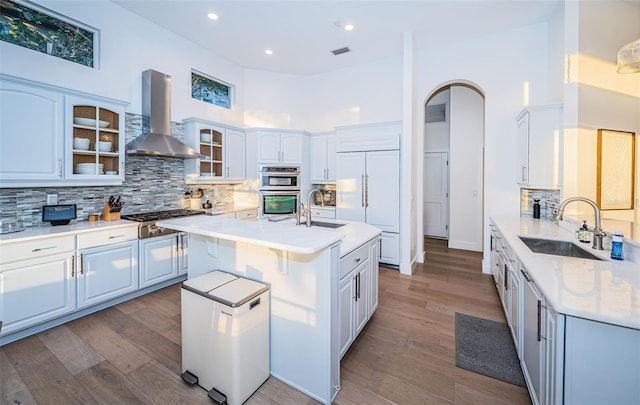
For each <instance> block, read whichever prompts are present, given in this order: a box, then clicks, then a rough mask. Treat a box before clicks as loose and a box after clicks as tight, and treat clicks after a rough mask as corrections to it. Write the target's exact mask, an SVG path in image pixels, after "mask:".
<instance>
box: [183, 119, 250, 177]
mask: <svg viewBox="0 0 640 405" xmlns="http://www.w3.org/2000/svg"><path fill="white" fill-rule="evenodd" d="M184 125H185V143H186V144H187V145H189V146H191V147H192V148H194V149H195V150H197V151H198V152H200V154H201V155H202V157H201V158H193V159H185V175H186V182H187V184H215V183H240V182H242V181H244V179H245V134H244V132H243V131H240V130H236V129H233V128H227V127H224V126H220V125H219V124H216V123H214V122H210V121H206V120H202V119H199V118H188V119H186V120H184Z"/></svg>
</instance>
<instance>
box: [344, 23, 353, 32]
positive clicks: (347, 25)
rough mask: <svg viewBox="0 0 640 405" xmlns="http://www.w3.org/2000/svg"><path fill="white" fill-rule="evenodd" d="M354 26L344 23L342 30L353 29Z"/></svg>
mask: <svg viewBox="0 0 640 405" xmlns="http://www.w3.org/2000/svg"><path fill="white" fill-rule="evenodd" d="M354 28H355V27H354V26H353V24H346V25H345V26H344V30H345V31H353V29H354Z"/></svg>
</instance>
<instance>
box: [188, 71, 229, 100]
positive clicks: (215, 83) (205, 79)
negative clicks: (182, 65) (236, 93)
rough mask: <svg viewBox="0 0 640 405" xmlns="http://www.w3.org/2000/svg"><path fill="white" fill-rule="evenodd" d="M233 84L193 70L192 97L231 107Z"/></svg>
mask: <svg viewBox="0 0 640 405" xmlns="http://www.w3.org/2000/svg"><path fill="white" fill-rule="evenodd" d="M232 94H233V86H231V85H229V84H226V83H224V82H222V81H220V80H218V79H214V78H212V77H210V76H206V75H204V74H203V73H200V72H196V71H194V70H192V71H191V97H193V98H195V99H197V100H201V101H204V102H205V103H210V104H213V105H217V106H220V107H224V108H228V109H231V102H232V100H231V97H232Z"/></svg>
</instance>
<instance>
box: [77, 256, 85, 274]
mask: <svg viewBox="0 0 640 405" xmlns="http://www.w3.org/2000/svg"><path fill="white" fill-rule="evenodd" d="M82 256H83V253H80V256H79V259H80V262H79V263H78V269H80V275H82V274H84V270H83V269H82V266H84V263H83V262H84V260H83V258H82Z"/></svg>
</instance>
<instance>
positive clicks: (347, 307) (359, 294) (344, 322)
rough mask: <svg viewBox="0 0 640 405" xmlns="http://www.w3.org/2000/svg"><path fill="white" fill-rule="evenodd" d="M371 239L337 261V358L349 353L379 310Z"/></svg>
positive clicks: (376, 275)
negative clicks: (338, 355)
mask: <svg viewBox="0 0 640 405" xmlns="http://www.w3.org/2000/svg"><path fill="white" fill-rule="evenodd" d="M378 243H379V240H378V238H377V237H376V238H374V239H372V240H370V241H368V242H367V243H365V244H363V245H362V246H360V247H359V248H357V249H356V250H354V251H353V252H351V253H349V254H347V255H346V256H344V257H343V258H341V259H340V281H339V286H338V316H339V317H340V319H339V321H338V336H339V347H340V350H339V353H340V358H342V357H343V356H344V354H345V353H346V352H347V350H349V347H351V344H352V343H353V342H354V340H355V339H356V337H357V336H358V334H359V333H360V332H361V331H362V329H364V327H365V325H366V324H367V322H368V321H369V319H371V316H372V315H373V313H374V312H375V310H376V308H377V306H378V260H377V257H376V256H372V254H377V250H378V248H377V246H378Z"/></svg>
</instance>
